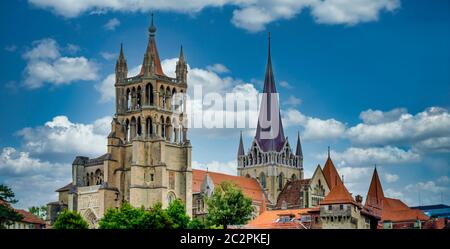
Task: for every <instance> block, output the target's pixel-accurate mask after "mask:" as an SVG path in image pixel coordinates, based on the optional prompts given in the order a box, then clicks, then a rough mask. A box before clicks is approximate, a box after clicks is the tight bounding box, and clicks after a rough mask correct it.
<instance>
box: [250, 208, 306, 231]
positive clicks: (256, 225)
mask: <svg viewBox="0 0 450 249" xmlns="http://www.w3.org/2000/svg"><path fill="white" fill-rule="evenodd" d="M312 210H313V209H311V208H301V209H285V210H270V211H265V212H264V213H262V214H260V215H259V216H258V217H256V218H255V219H254V220H252V221H250V222H249V223H248V224H247V225H246V228H251V229H302V228H305V227H304V226H303V224H302V223H301V222H300V218H301V216H302V215H309V212H310V211H312ZM282 216H290V217H292V218H295V220H294V221H289V222H277V219H278V218H280V217H282Z"/></svg>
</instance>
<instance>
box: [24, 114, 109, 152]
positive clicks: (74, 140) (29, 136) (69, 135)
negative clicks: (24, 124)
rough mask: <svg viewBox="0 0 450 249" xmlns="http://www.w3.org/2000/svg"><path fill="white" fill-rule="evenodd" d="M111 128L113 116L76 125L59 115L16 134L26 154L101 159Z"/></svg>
mask: <svg viewBox="0 0 450 249" xmlns="http://www.w3.org/2000/svg"><path fill="white" fill-rule="evenodd" d="M110 126H111V117H103V118H100V119H98V120H95V121H94V122H93V123H92V124H82V123H73V122H71V121H70V120H69V118H68V117H66V116H56V117H54V118H53V119H52V120H51V121H48V122H46V123H45V124H44V125H43V126H38V127H34V128H30V127H28V128H24V129H22V130H20V131H19V132H18V133H17V134H18V135H19V136H21V137H22V138H23V140H24V148H25V149H26V151H30V152H33V153H36V154H47V153H63V154H67V153H70V154H81V155H86V156H99V155H101V154H103V153H105V152H106V151H105V150H106V136H107V135H108V133H109V131H110Z"/></svg>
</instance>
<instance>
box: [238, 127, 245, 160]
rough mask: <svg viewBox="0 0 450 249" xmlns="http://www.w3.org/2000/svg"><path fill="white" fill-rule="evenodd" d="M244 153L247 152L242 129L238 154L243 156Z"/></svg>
mask: <svg viewBox="0 0 450 249" xmlns="http://www.w3.org/2000/svg"><path fill="white" fill-rule="evenodd" d="M243 155H245V152H244V142H243V141H242V131H241V136H240V138H239V148H238V156H243Z"/></svg>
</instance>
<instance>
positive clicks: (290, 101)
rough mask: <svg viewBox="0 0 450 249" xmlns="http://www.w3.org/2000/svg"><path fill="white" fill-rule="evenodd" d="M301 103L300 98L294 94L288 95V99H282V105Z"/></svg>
mask: <svg viewBox="0 0 450 249" xmlns="http://www.w3.org/2000/svg"><path fill="white" fill-rule="evenodd" d="M301 103H302V100H301V99H299V98H297V97H295V96H292V95H291V96H289V98H288V99H286V100H285V101H283V104H284V105H290V106H298V105H300V104H301Z"/></svg>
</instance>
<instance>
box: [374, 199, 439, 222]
mask: <svg viewBox="0 0 450 249" xmlns="http://www.w3.org/2000/svg"><path fill="white" fill-rule="evenodd" d="M381 219H382V220H385V221H392V222H404V221H416V220H423V221H426V220H429V219H430V218H429V217H428V216H426V215H425V214H424V213H423V211H422V210H419V209H411V208H409V207H408V206H407V205H406V204H405V203H403V202H402V201H401V200H399V199H393V198H387V197H385V198H384V200H383V210H382V212H381Z"/></svg>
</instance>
